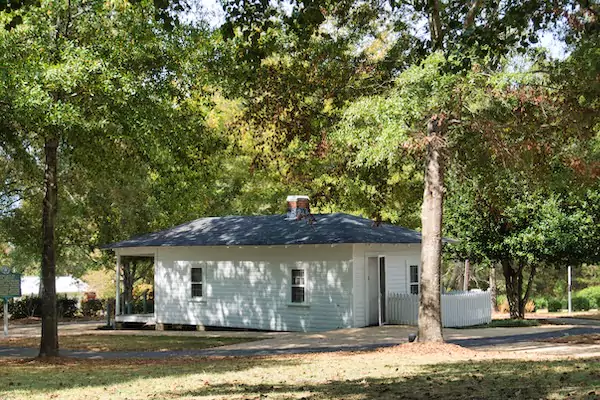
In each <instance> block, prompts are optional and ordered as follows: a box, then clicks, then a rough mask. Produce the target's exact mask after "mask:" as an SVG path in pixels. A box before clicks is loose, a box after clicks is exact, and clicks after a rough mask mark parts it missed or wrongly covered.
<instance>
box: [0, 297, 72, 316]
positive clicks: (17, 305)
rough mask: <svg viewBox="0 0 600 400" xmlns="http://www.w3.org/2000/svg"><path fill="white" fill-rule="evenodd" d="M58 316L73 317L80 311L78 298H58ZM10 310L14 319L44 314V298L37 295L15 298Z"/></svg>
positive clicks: (9, 305)
mask: <svg viewBox="0 0 600 400" xmlns="http://www.w3.org/2000/svg"><path fill="white" fill-rule="evenodd" d="M56 308H57V311H58V316H59V317H63V318H73V317H74V316H75V314H76V313H77V311H78V308H77V300H76V299H69V298H67V297H60V298H58V299H56ZM8 310H9V313H10V314H11V318H12V319H21V318H29V317H41V316H42V299H40V298H39V297H37V296H24V297H21V298H20V299H15V300H13V301H11V302H10V303H9V304H8Z"/></svg>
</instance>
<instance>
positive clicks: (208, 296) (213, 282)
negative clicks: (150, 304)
mask: <svg viewBox="0 0 600 400" xmlns="http://www.w3.org/2000/svg"><path fill="white" fill-rule="evenodd" d="M192 267H202V268H203V279H202V280H203V282H202V283H203V292H204V297H203V298H201V299H197V298H191V278H190V277H191V268H192ZM293 268H305V269H306V292H305V294H306V299H307V302H306V303H305V304H301V305H298V304H293V303H291V270H292V269H293ZM154 281H155V284H154V287H155V309H156V320H157V322H158V323H163V324H190V325H204V326H217V327H231V328H247V329H264V330H274V331H304V332H310V331H323V330H330V329H339V328H351V327H353V325H354V316H353V298H352V285H353V275H352V245H339V246H335V247H331V246H318V247H316V246H302V247H300V246H293V247H292V246H290V247H287V246H274V247H272V248H270V247H269V248H266V247H264V246H263V247H250V246H246V247H231V248H228V247H210V246H206V247H167V248H161V249H159V250H158V252H157V265H156V271H155V280H154Z"/></svg>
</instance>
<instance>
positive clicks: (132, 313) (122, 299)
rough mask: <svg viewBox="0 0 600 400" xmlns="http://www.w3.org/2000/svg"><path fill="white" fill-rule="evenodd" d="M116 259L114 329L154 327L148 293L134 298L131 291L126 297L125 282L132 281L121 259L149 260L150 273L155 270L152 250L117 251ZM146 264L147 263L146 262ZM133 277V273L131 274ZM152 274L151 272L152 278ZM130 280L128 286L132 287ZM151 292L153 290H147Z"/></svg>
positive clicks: (151, 303) (154, 316) (154, 319)
mask: <svg viewBox="0 0 600 400" xmlns="http://www.w3.org/2000/svg"><path fill="white" fill-rule="evenodd" d="M115 253H116V257H117V265H116V271H115V272H116V277H115V278H116V280H115V283H116V284H115V292H116V295H115V318H114V324H115V327H118V326H122V325H123V324H127V323H129V324H140V325H155V324H156V313H155V310H154V301H153V298H152V297H153V296H149V295H148V291H147V290H146V291H144V292H143V293H142V294H138V295H136V296H134V295H133V291H132V292H131V293H130V294H129V296H128V295H126V292H127V288H126V280H127V279H133V278H132V276H131V275H132V274H131V271H130V270H127V264H125V265H123V264H124V263H123V259H124V258H125V257H134V258H142V259H145V258H147V259H149V261H150V262H151V265H150V267H151V268H152V271H155V270H156V253H155V251H154V250H153V249H144V248H137V249H126V250H125V249H118V250H116V251H115ZM146 262H147V261H146ZM133 275H135V272H134V273H133ZM153 275H154V273H153V272H152V276H153ZM133 282H135V280H132V281H131V283H130V285H131V287H133ZM148 290H151V291H152V292H153V289H148Z"/></svg>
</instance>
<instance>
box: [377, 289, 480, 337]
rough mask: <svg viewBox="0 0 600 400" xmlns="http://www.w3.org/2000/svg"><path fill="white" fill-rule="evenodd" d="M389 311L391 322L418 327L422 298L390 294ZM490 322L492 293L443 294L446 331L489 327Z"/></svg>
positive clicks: (411, 295)
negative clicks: (481, 326) (474, 326)
mask: <svg viewBox="0 0 600 400" xmlns="http://www.w3.org/2000/svg"><path fill="white" fill-rule="evenodd" d="M386 310H387V321H388V322H390V323H392V324H400V325H416V324H417V320H418V318H419V296H418V295H415V294H405V293H389V294H388V298H387V308H386ZM491 320H492V299H491V293H490V292H489V291H485V292H480V291H477V292H476V291H472V292H453V293H448V294H442V325H443V326H444V327H448V328H452V327H462V326H473V325H480V324H487V323H489V322H490V321H491Z"/></svg>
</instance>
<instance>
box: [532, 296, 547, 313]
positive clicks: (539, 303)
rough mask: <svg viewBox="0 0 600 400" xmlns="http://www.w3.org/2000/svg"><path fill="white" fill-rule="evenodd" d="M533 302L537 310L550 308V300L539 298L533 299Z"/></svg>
mask: <svg viewBox="0 0 600 400" xmlns="http://www.w3.org/2000/svg"><path fill="white" fill-rule="evenodd" d="M533 302H534V303H535V307H536V309H537V310H539V309H542V308H548V299H546V298H544V297H538V298H536V299H533Z"/></svg>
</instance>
